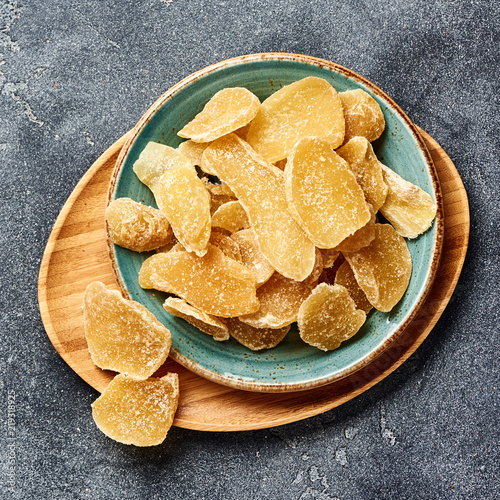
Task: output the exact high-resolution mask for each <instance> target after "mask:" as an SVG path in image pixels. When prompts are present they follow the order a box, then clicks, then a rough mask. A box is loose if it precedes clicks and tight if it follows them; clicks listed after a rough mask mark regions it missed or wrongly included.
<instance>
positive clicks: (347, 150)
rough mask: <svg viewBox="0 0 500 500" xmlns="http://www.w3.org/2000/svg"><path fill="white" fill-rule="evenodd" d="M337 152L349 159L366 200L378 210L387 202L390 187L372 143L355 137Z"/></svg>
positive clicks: (348, 161)
mask: <svg viewBox="0 0 500 500" xmlns="http://www.w3.org/2000/svg"><path fill="white" fill-rule="evenodd" d="M337 154H338V155H339V156H341V157H342V158H343V159H344V160H346V161H347V163H348V164H349V167H351V170H352V171H353V172H354V175H355V176H356V181H357V182H358V184H359V185H360V186H361V189H362V190H363V192H364V194H365V198H366V201H367V202H368V203H370V205H372V206H373V209H374V210H375V213H376V212H378V211H379V209H380V207H381V206H382V205H383V204H384V202H385V199H386V197H387V191H388V187H387V184H386V182H385V180H384V176H383V174H382V168H381V167H380V164H379V161H378V159H377V156H376V155H375V153H374V151H373V147H372V145H371V144H370V143H369V142H368V141H367V140H366V139H365V138H364V137H353V138H352V139H351V140H350V141H349V142H348V143H347V144H345V145H344V146H342V147H341V148H339V149H337Z"/></svg>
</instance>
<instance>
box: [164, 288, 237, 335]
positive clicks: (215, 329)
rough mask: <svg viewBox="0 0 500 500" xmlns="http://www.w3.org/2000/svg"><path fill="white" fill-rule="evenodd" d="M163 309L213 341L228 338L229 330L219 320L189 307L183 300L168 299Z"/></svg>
mask: <svg viewBox="0 0 500 500" xmlns="http://www.w3.org/2000/svg"><path fill="white" fill-rule="evenodd" d="M163 307H164V308H165V310H166V311H168V312H169V313H170V314H173V315H174V316H177V317H178V318H182V319H183V320H185V321H187V322H188V323H190V324H191V325H193V326H195V327H196V328H198V330H201V331H202V332H204V333H207V334H208V335H211V336H212V337H213V338H214V340H217V341H223V340H227V339H228V338H229V330H228V329H227V326H226V325H225V324H224V323H223V322H222V320H221V319H220V318H217V317H215V316H212V315H210V314H205V313H204V312H203V311H200V310H199V309H197V308H196V307H193V306H191V305H189V304H188V303H187V302H186V301H185V300H182V299H178V298H174V297H169V298H168V299H167V300H166V301H165V303H164V304H163Z"/></svg>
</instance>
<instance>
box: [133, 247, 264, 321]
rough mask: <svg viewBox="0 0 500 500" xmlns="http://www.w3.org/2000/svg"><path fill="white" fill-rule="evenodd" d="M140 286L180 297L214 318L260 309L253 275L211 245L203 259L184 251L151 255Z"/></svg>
mask: <svg viewBox="0 0 500 500" xmlns="http://www.w3.org/2000/svg"><path fill="white" fill-rule="evenodd" d="M139 285H140V286H141V287H142V288H154V289H156V290H161V291H163V292H168V293H173V294H175V295H178V296H179V297H181V298H183V299H184V300H185V301H186V302H188V303H189V304H191V305H193V306H194V307H196V308H198V309H200V310H201V311H203V312H204V313H206V314H212V315H214V316H221V317H224V318H226V317H235V316H240V315H242V314H250V313H252V312H255V311H257V310H258V309H259V301H258V299H257V296H256V288H255V277H254V275H253V273H252V272H251V271H250V270H249V269H247V268H246V267H245V266H244V265H243V264H240V263H239V262H236V261H235V260H234V259H231V258H229V257H227V256H226V255H224V253H223V252H222V251H221V250H219V249H218V248H217V247H215V246H214V245H210V244H209V245H208V251H207V253H206V254H205V255H204V256H203V257H198V256H196V255H193V254H192V253H188V252H182V251H179V252H176V251H170V252H168V253H157V254H155V255H152V256H151V257H149V258H148V259H146V260H145V261H144V263H143V264H142V267H141V270H140V272H139Z"/></svg>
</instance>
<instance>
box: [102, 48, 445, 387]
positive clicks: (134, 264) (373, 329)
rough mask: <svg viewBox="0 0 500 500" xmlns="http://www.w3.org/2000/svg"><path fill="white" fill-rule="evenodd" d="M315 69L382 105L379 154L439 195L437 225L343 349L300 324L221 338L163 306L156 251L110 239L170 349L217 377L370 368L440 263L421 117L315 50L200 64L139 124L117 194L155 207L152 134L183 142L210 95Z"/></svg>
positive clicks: (302, 380) (243, 381) (124, 155)
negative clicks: (313, 341)
mask: <svg viewBox="0 0 500 500" xmlns="http://www.w3.org/2000/svg"><path fill="white" fill-rule="evenodd" d="M307 76H317V77H321V78H324V79H325V80H327V81H328V82H330V83H331V84H332V85H333V87H335V89H336V90H337V91H338V92H342V91H345V90H352V89H358V88H361V89H363V90H365V91H366V92H368V93H369V94H370V95H372V96H373V97H374V98H375V99H376V100H377V102H378V103H379V104H380V106H381V108H382V110H383V113H384V115H385V120H386V129H385V131H384V133H383V135H382V137H380V139H378V140H377V141H376V142H375V143H374V149H375V152H376V153H377V156H378V157H379V159H380V160H381V161H382V162H383V163H385V164H386V165H387V166H389V167H390V168H392V169H393V170H395V171H396V172H398V173H399V174H400V175H401V176H402V177H404V178H405V179H407V180H409V181H410V182H413V183H414V184H417V185H418V186H420V187H421V188H422V189H424V190H425V191H427V192H428V193H429V194H430V195H431V196H432V197H433V198H434V200H435V201H436V203H437V207H438V214H437V218H436V220H435V221H434V223H433V225H432V227H431V228H430V229H429V230H428V231H427V232H426V233H424V234H423V235H421V236H419V237H418V238H416V239H414V240H407V242H408V247H409V249H410V252H411V256H412V260H413V270H412V276H411V280H410V284H409V286H408V290H407V291H406V293H405V295H404V297H403V298H402V299H401V301H400V302H399V303H398V304H397V306H396V307H394V309H393V310H392V311H391V312H390V313H382V312H380V311H376V310H372V311H371V312H370V313H369V315H368V318H367V321H366V323H365V324H364V325H363V327H362V328H361V330H360V331H359V332H358V333H357V334H356V335H355V336H354V337H353V338H351V339H350V340H348V341H347V342H344V343H343V344H342V345H341V346H340V348H338V349H337V350H335V351H331V352H323V351H320V350H319V349H316V348H314V347H311V346H309V345H307V344H305V343H304V342H303V341H302V340H301V339H300V337H299V334H298V330H297V326H296V324H294V325H293V326H292V329H291V330H290V333H289V334H288V335H287V336H286V338H285V339H284V340H283V341H282V342H281V343H280V344H279V345H278V346H277V347H275V348H273V349H269V350H264V351H259V352H254V351H250V350H249V349H247V348H246V347H243V346H242V345H240V344H238V343H237V342H236V341H235V340H234V339H230V340H228V341H226V342H216V341H215V340H213V338H212V337H211V336H209V335H206V334H204V333H202V332H200V331H199V330H198V329H197V328H195V327H194V326H191V325H190V324H188V323H187V322H186V321H184V320H182V319H180V318H177V317H174V316H172V315H170V314H169V313H167V312H166V311H165V309H163V302H164V300H165V298H166V297H167V295H166V294H163V293H162V292H156V291H154V290H143V289H142V288H141V287H140V286H139V283H138V275H139V270H140V268H141V265H142V263H143V262H144V260H145V259H146V258H147V257H148V256H149V255H150V254H149V253H142V254H139V253H135V252H132V251H129V250H127V249H125V248H121V247H118V246H115V245H114V244H113V243H111V242H110V241H109V239H108V246H109V254H110V258H111V262H112V265H113V268H114V272H115V275H116V278H117V281H118V283H119V285H120V287H121V289H122V292H123V294H124V296H126V297H129V298H131V299H134V300H136V301H138V302H140V303H141V304H143V305H144V306H146V307H147V308H148V309H149V310H150V311H151V312H152V313H153V314H154V315H155V316H156V317H157V318H158V320H160V321H161V322H162V323H163V324H164V325H165V326H166V327H167V328H168V329H169V330H170V331H171V333H172V350H171V356H172V357H173V358H174V359H175V360H176V361H177V362H179V363H180V364H181V365H183V366H185V367H186V368H188V369H189V370H191V371H193V372H195V373H197V374H198V375H200V376H202V377H205V378H207V379H210V380H212V381H214V382H217V383H220V384H224V385H228V386H231V387H235V388H238V389H244V390H249V391H259V392H293V391H301V390H306V389H311V388H314V387H319V386H321V385H324V384H328V383H330V382H333V381H335V380H338V379H341V378H343V377H346V376H347V375H350V374H352V373H354V372H355V371H357V370H359V369H361V368H363V367H364V366H366V365H367V364H369V363H370V362H372V361H373V360H374V359H375V358H377V357H378V356H379V355H380V354H381V353H382V352H383V351H384V350H385V349H387V347H388V346H389V345H390V344H391V343H392V342H393V341H394V340H395V339H396V338H397V337H398V336H399V335H400V334H401V333H402V332H403V330H404V329H405V328H406V327H407V326H408V324H409V323H410V321H411V320H412V318H413V317H414V316H415V314H416V312H417V311H418V309H419V307H420V306H421V304H422V302H423V301H424V299H425V297H426V294H427V293H428V291H429V289H430V287H431V285H432V281H433V279H434V276H435V274H436V271H437V267H438V264H439V256H440V252H441V244H442V237H443V205H442V200H441V192H440V187H439V180H438V176H437V173H436V170H435V167H434V165H433V163H432V160H431V158H430V155H429V153H428V151H427V149H426V147H425V144H424V143H423V141H422V139H421V138H420V136H419V134H418V132H417V130H416V127H415V125H414V124H413V123H412V122H411V121H410V120H409V119H408V117H407V116H406V115H405V114H404V113H403V112H402V111H401V109H400V108H399V106H398V105H397V104H396V103H395V102H394V101H392V99H390V98H389V97H388V96H387V95H386V94H384V92H382V91H381V90H380V89H379V88H377V87H376V86H375V85H374V84H372V83H370V82H369V81H368V80H366V79H365V78H363V77H361V76H359V75H357V74H356V73H354V72H353V71H350V70H348V69H346V68H343V67H341V66H338V65H336V64H334V63H332V62H329V61H325V60H321V59H317V58H314V57H309V56H304V55H298V54H283V53H266V54H252V55H246V56H241V57H237V58H235V59H229V60H227V61H222V62H220V63H217V64H214V65H213V66H209V67H207V68H205V69H202V70H201V71H198V72H196V73H194V74H192V75H190V76H188V77H187V78H185V79H184V80H182V81H181V82H179V83H178V84H176V85H174V86H173V87H172V88H171V89H170V90H168V91H167V92H166V93H165V94H164V95H162V96H161V97H160V99H158V100H157V101H156V102H155V103H154V104H153V106H152V107H151V108H150V109H149V110H148V111H147V112H146V114H145V115H144V116H143V117H142V118H141V120H140V121H139V123H138V124H137V125H136V126H135V127H134V129H133V130H132V133H131V135H130V137H129V139H128V141H127V143H126V144H125V146H124V147H123V149H122V151H121V154H120V156H119V158H118V160H117V164H116V168H115V171H114V174H113V177H112V180H111V184H110V190H109V201H111V200H113V199H116V198H122V197H129V198H132V199H134V200H136V201H139V202H141V203H145V204H146V205H151V206H153V207H156V205H155V201H154V197H153V195H152V193H151V192H150V190H149V189H148V188H147V187H146V186H145V185H144V184H142V183H141V182H140V181H139V179H138V178H137V177H136V175H135V174H134V171H133V169H132V167H133V164H134V162H135V161H136V160H137V158H138V157H139V154H140V153H141V151H142V150H143V148H144V147H145V146H146V144H147V143H148V142H149V141H155V142H160V143H162V144H167V145H169V146H172V147H177V146H178V145H179V144H180V143H181V141H182V140H183V139H181V138H180V137H178V136H177V131H179V130H180V129H181V128H182V127H183V126H184V125H185V124H186V123H187V122H189V121H190V120H191V119H192V118H193V117H194V116H195V115H196V114H197V113H198V112H200V111H201V110H202V108H203V106H204V105H205V104H206V102H207V101H208V100H209V99H210V98H211V97H212V96H213V95H214V94H215V93H216V92H218V91H219V90H221V89H223V88H225V87H246V88H248V89H249V90H250V91H252V92H253V93H254V94H256V95H257V96H258V97H259V98H260V99H261V101H262V100H264V99H265V98H267V97H268V96H269V95H271V94H272V93H273V92H275V91H276V90H279V89H280V88H281V87H283V86H284V85H288V84H290V83H292V82H294V81H296V80H300V79H301V78H305V77H307Z"/></svg>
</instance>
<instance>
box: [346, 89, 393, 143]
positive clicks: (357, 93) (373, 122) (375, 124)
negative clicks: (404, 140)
mask: <svg viewBox="0 0 500 500" xmlns="http://www.w3.org/2000/svg"><path fill="white" fill-rule="evenodd" d="M339 97H340V100H341V101H342V106H343V108H344V116H345V138H344V142H347V141H349V140H350V139H352V138H353V137H356V136H361V137H365V138H366V139H368V140H369V141H370V142H372V141H374V140H375V139H378V138H379V137H380V136H381V135H382V132H383V131H384V129H385V118H384V113H383V112H382V109H381V108H380V106H379V104H378V102H377V101H376V100H375V99H374V98H373V97H372V96H371V95H370V94H368V93H367V92H365V91H364V90H362V89H356V90H348V91H347V92H340V94H339Z"/></svg>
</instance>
